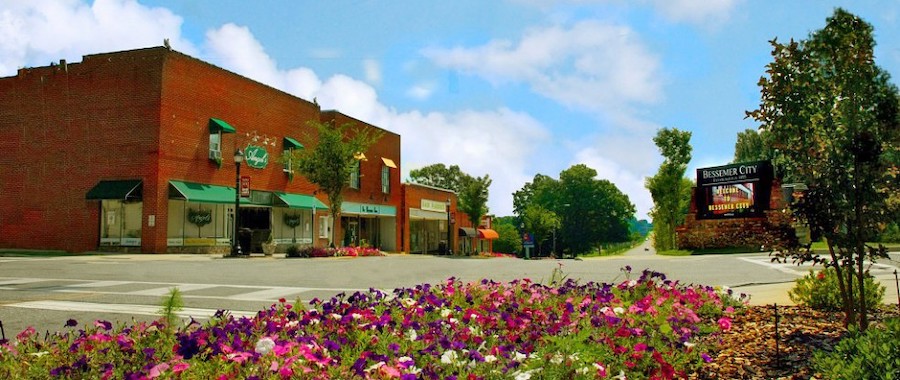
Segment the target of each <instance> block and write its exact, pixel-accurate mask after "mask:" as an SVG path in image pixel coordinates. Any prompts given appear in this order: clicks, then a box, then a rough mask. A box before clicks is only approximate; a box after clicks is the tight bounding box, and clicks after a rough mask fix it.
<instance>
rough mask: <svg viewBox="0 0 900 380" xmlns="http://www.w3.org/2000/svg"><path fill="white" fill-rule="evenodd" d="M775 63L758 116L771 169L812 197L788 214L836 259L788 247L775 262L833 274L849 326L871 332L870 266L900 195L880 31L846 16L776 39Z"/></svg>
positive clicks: (896, 123)
mask: <svg viewBox="0 0 900 380" xmlns="http://www.w3.org/2000/svg"><path fill="white" fill-rule="evenodd" d="M771 43H772V46H773V50H772V56H773V57H774V60H773V61H772V62H771V63H769V64H768V65H767V70H766V75H765V76H764V77H762V78H761V79H760V81H759V85H760V87H761V93H762V99H761V102H760V105H759V109H757V110H754V111H749V112H748V113H747V115H748V117H752V118H753V119H755V120H757V121H759V122H760V123H762V126H761V128H763V129H764V131H765V132H766V133H767V134H768V139H767V141H768V143H769V144H771V146H770V148H771V149H772V152H773V163H774V164H775V167H776V168H777V170H778V171H779V174H780V175H781V176H783V177H784V179H785V181H786V182H787V181H790V182H802V183H805V184H806V185H807V186H808V188H809V190H808V191H807V192H806V193H804V194H802V196H801V197H800V198H799V199H798V200H797V202H795V203H794V204H792V205H791V206H790V208H791V212H792V214H793V216H795V217H796V218H798V219H799V220H801V221H803V222H806V223H807V224H808V225H809V227H810V229H811V230H812V232H813V234H814V235H815V234H819V235H820V236H822V237H824V238H825V239H826V240H827V243H828V255H827V256H826V257H822V256H820V255H818V254H816V253H814V252H811V251H810V250H809V249H806V250H802V249H799V248H797V247H784V248H785V249H782V250H780V253H776V254H775V255H776V256H775V257H774V258H773V260H787V259H789V258H790V259H793V260H794V261H795V262H798V263H801V262H807V261H813V262H817V263H823V264H825V265H827V266H830V267H833V268H834V269H835V270H836V272H837V274H838V285H839V287H840V293H841V297H842V300H843V304H844V313H845V324H846V325H854V324H857V325H858V326H859V328H860V329H861V330H864V329H865V328H866V327H867V326H868V317H867V312H868V311H867V307H866V303H865V299H866V292H867V289H866V287H865V286H864V284H865V281H864V280H865V278H866V276H868V275H869V274H868V268H869V267H868V266H867V264H866V263H867V261H868V262H874V261H875V260H876V259H879V258H883V257H886V250H885V248H884V247H883V246H880V245H879V247H877V248H876V247H872V246H869V245H867V243H866V242H867V241H872V238H874V237H875V236H876V234H877V233H878V232H879V229H880V228H882V226H883V225H885V222H886V221H887V219H888V218H889V217H890V215H891V214H890V211H891V210H889V207H888V203H887V200H888V199H889V197H890V196H891V194H896V192H897V191H898V190H900V189H898V170H897V162H896V160H893V159H891V158H890V157H896V155H897V151H898V136H900V133H898V132H900V116H898V115H900V113H898V109H900V96H898V92H897V88H896V87H895V86H894V85H892V84H891V83H890V82H889V76H888V74H887V73H886V72H884V71H883V70H881V69H880V68H879V67H878V66H876V65H875V63H874V54H873V48H874V45H875V41H874V39H873V37H872V26H871V25H869V24H868V23H866V22H865V21H863V20H861V19H860V18H858V17H856V16H854V15H852V14H850V13H849V12H847V11H844V10H842V9H837V10H836V11H835V12H834V15H832V16H831V17H829V18H828V20H827V24H826V26H825V28H824V29H822V30H819V31H816V32H814V33H812V34H811V35H810V37H809V39H807V40H805V41H801V42H795V41H793V40H792V41H791V42H790V43H787V44H782V43H779V42H777V41H775V40H773V41H771Z"/></svg>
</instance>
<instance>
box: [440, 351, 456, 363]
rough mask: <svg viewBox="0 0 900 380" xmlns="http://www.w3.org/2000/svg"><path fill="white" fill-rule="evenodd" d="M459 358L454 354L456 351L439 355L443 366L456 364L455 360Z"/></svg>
mask: <svg viewBox="0 0 900 380" xmlns="http://www.w3.org/2000/svg"><path fill="white" fill-rule="evenodd" d="M458 358H459V355H457V354H456V351H453V350H447V351H444V354H443V355H441V363H443V364H453V363H455V362H456V359H458Z"/></svg>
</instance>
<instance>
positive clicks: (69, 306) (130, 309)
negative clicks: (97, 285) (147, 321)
mask: <svg viewBox="0 0 900 380" xmlns="http://www.w3.org/2000/svg"><path fill="white" fill-rule="evenodd" d="M4 306H7V307H19V308H25V309H41V310H56V311H69V312H91V313H117V314H137V315H157V316H158V315H159V306H150V305H133V304H110V303H95V302H73V301H50V300H46V301H27V302H18V303H12V304H7V305H4ZM216 311H218V310H214V309H200V308H193V307H185V308H183V309H181V310H180V311H178V312H177V313H176V314H177V315H178V316H179V317H183V318H188V317H193V318H204V319H208V318H210V317H212V316H213V315H214V314H215V313H216ZM228 312H229V313H231V315H234V316H236V317H252V316H255V315H256V313H257V312H255V311H242V310H229V311H228Z"/></svg>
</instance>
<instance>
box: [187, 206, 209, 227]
mask: <svg viewBox="0 0 900 380" xmlns="http://www.w3.org/2000/svg"><path fill="white" fill-rule="evenodd" d="M188 221H189V222H191V224H194V225H196V226H197V227H203V226H205V225H207V224H209V223H211V222H212V210H202V209H201V210H194V209H193V208H189V209H188Z"/></svg>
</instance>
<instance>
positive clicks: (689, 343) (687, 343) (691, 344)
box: [684, 342, 697, 348]
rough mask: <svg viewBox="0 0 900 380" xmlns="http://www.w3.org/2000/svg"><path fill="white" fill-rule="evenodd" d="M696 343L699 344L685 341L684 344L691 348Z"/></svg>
mask: <svg viewBox="0 0 900 380" xmlns="http://www.w3.org/2000/svg"><path fill="white" fill-rule="evenodd" d="M696 345H697V344H696V343H691V342H684V346H685V347H687V348H691V347H694V346H696Z"/></svg>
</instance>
